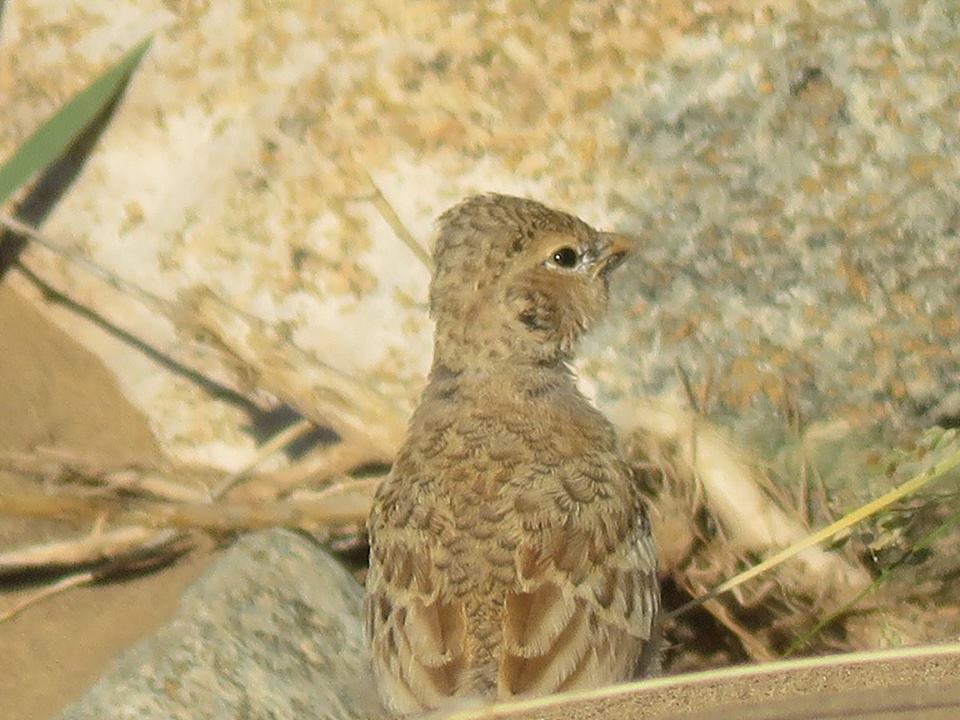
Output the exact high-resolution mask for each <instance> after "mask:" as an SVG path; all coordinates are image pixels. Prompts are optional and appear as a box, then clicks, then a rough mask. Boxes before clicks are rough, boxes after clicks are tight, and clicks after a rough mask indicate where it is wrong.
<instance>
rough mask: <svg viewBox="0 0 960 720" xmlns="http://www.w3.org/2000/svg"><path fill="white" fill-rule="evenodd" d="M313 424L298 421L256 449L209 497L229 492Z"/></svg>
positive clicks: (308, 429)
mask: <svg viewBox="0 0 960 720" xmlns="http://www.w3.org/2000/svg"><path fill="white" fill-rule="evenodd" d="M313 428H314V424H313V423H312V422H310V421H309V420H298V421H297V422H295V423H293V424H292V425H290V426H289V427H286V428H284V429H283V430H281V431H280V432H278V433H277V434H276V435H274V436H273V437H272V438H270V439H269V440H268V441H267V442H265V443H264V444H263V445H261V446H260V447H259V448H257V452H256V454H255V455H254V457H253V459H252V460H251V461H250V462H248V463H247V464H246V465H245V466H244V467H242V468H241V469H240V470H237V471H236V472H233V473H230V474H229V475H227V476H226V477H225V478H224V479H223V480H221V481H220V482H219V483H217V484H216V486H215V487H214V488H213V490H212V491H211V492H210V497H212V498H220V497H223V496H224V495H226V494H227V493H228V492H230V491H231V490H232V489H233V488H235V487H236V486H237V484H238V483H240V482H242V481H243V480H245V479H247V478H248V477H249V476H250V474H251V473H252V472H253V471H254V470H256V469H257V468H258V467H259V466H260V465H261V464H262V463H263V462H265V461H266V460H268V459H269V458H271V457H272V456H273V455H275V454H276V453H278V452H280V451H281V450H283V449H284V448H285V447H287V446H288V445H289V444H290V443H292V442H295V441H297V440H299V439H300V438H302V437H303V436H304V435H306V434H307V433H308V432H310V431H311V430H313Z"/></svg>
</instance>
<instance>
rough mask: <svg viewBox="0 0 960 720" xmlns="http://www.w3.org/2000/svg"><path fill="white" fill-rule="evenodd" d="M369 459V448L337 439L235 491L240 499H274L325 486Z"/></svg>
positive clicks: (235, 495) (234, 495)
mask: <svg viewBox="0 0 960 720" xmlns="http://www.w3.org/2000/svg"><path fill="white" fill-rule="evenodd" d="M367 462H369V452H368V451H367V449H366V448H365V447H362V446H359V445H353V444H351V443H348V442H337V443H332V444H330V445H325V446H324V447H321V448H317V449H315V450H314V451H312V452H311V453H309V454H308V455H306V456H305V457H303V458H301V459H300V460H299V461H297V462H295V463H293V464H291V465H290V466H289V467H286V468H283V469H281V470H276V471H274V472H272V473H263V474H259V475H256V476H255V477H253V478H251V479H250V480H249V481H248V482H247V483H245V484H244V485H243V486H242V487H239V488H237V489H236V490H234V491H233V492H232V493H231V497H233V498H235V499H236V500H240V501H244V500H258V501H263V502H266V501H270V500H275V499H277V498H279V497H283V496H284V495H286V494H287V493H289V492H291V491H293V490H295V489H296V488H302V487H305V486H306V485H308V484H310V485H322V484H325V483H329V482H330V481H331V480H333V479H334V478H337V477H340V476H342V475H345V474H346V473H348V472H349V471H350V470H353V469H354V468H356V467H358V466H360V465H362V464H364V463H367Z"/></svg>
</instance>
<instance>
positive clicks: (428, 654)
mask: <svg viewBox="0 0 960 720" xmlns="http://www.w3.org/2000/svg"><path fill="white" fill-rule="evenodd" d="M626 248H627V244H626V242H625V240H624V238H622V237H621V236H617V235H612V234H606V233H599V232H597V231H595V230H593V229H592V228H591V227H589V226H588V225H586V224H585V223H583V222H582V221H580V220H579V219H577V218H575V217H573V216H571V215H567V214H565V213H561V212H558V211H555V210H551V209H549V208H546V207H544V206H543V205H541V204H539V203H536V202H533V201H531V200H525V199H520V198H513V197H507V196H501V195H485V196H479V197H475V198H470V199H468V200H466V201H465V202H463V203H461V204H460V205H458V206H456V207H454V208H452V209H451V210H449V211H448V212H447V213H445V214H444V215H443V216H442V217H441V219H440V231H439V236H438V240H437V245H436V249H435V252H434V258H435V265H436V267H435V273H434V279H433V282H432V284H431V293H430V295H431V298H430V299H431V312H432V314H433V316H434V319H435V320H436V323H437V330H436V341H435V350H434V363H433V368H432V370H431V374H430V379H429V383H428V386H427V388H426V390H425V391H424V394H423V397H422V398H421V401H420V405H419V407H418V409H417V410H416V412H415V413H414V416H413V418H412V419H411V422H410V427H409V432H408V435H407V439H406V441H405V443H404V446H403V448H402V449H401V451H400V453H399V454H398V456H397V458H396V461H395V463H394V466H393V469H392V471H391V473H390V476H389V478H388V479H387V480H386V481H385V482H384V483H383V485H382V486H381V488H380V490H379V492H378V493H377V497H376V499H375V502H374V508H373V511H372V513H371V516H370V522H369V531H370V546H371V554H370V572H369V574H368V576H367V601H366V620H367V630H368V634H369V638H370V642H371V647H372V651H373V659H374V668H375V671H376V675H377V681H378V686H379V688H380V692H381V695H382V697H383V699H384V701H385V702H386V703H387V704H388V706H389V707H391V708H392V709H393V710H395V711H398V712H404V713H406V712H414V711H420V710H427V709H436V708H442V707H443V706H444V705H445V704H447V703H449V702H450V701H451V699H454V698H458V697H464V698H469V697H477V696H479V697H491V698H496V699H506V698H510V697H514V696H525V695H542V694H547V693H552V692H558V691H565V690H574V689H582V688H587V687H596V686H600V685H605V684H609V683H613V682H617V681H621V680H625V679H629V678H631V677H635V676H636V675H638V674H644V673H645V672H647V671H648V670H649V668H650V667H651V664H652V663H654V662H655V657H654V656H655V649H654V646H655V642H653V641H652V640H651V638H652V637H654V635H655V625H656V618H657V613H658V610H659V590H658V586H657V580H656V556H655V550H654V547H653V542H652V539H651V537H650V528H649V523H648V520H647V515H646V510H645V505H644V501H643V498H642V497H641V495H640V492H639V489H638V486H637V482H636V480H635V478H634V477H633V474H632V471H631V468H630V467H629V466H628V465H627V463H626V462H625V461H624V459H623V457H622V455H621V453H620V450H619V448H618V444H617V438H616V434H615V432H614V429H613V427H612V426H611V425H610V423H609V422H608V421H607V420H606V419H605V418H604V417H603V416H602V415H601V414H600V413H599V412H598V411H597V410H596V409H595V408H594V407H593V406H592V405H591V404H590V403H589V402H588V401H587V400H586V399H585V398H584V397H583V396H582V395H581V394H580V392H579V391H578V390H577V388H576V385H575V380H574V378H573V376H572V374H571V372H570V370H569V369H568V366H567V362H568V360H569V359H570V357H571V355H570V354H571V351H572V348H573V345H574V343H575V342H576V340H577V339H578V338H579V337H580V335H581V334H582V333H583V332H584V330H586V329H587V328H588V327H589V326H590V325H591V324H592V323H593V322H594V321H595V320H596V319H597V318H598V317H599V316H600V315H601V314H602V313H603V312H604V310H605V309H606V304H607V275H608V273H609V272H610V270H612V269H613V267H615V266H616V265H617V264H618V263H619V260H620V258H621V257H622V256H623V254H624V252H625V251H626ZM571 249H572V250H573V251H574V253H575V254H576V255H577V261H576V263H575V264H574V265H571V264H570V261H571V255H570V253H569V252H568V250H571Z"/></svg>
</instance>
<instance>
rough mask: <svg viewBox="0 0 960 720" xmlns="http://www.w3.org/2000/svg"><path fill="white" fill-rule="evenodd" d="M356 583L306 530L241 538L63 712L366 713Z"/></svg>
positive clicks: (69, 715)
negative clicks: (161, 622) (161, 623)
mask: <svg viewBox="0 0 960 720" xmlns="http://www.w3.org/2000/svg"><path fill="white" fill-rule="evenodd" d="M362 593H363V591H362V588H361V587H360V585H359V584H358V583H357V582H356V581H355V580H354V579H353V578H352V577H351V576H350V575H349V574H348V573H347V572H346V571H345V570H344V569H343V568H342V567H341V566H340V564H339V563H338V562H337V561H336V560H334V559H333V558H332V557H330V556H329V555H328V554H327V553H325V552H324V551H323V550H322V549H321V548H320V547H319V546H317V545H316V544H315V543H313V542H312V541H311V540H309V539H308V538H307V537H306V536H300V535H298V534H296V533H292V532H287V531H269V532H261V533H256V534H252V535H247V536H244V537H243V538H241V539H240V540H238V541H237V542H236V543H235V544H234V545H233V546H232V547H231V548H230V549H229V550H227V551H226V552H225V553H224V554H223V555H222V556H221V557H220V558H219V559H218V560H217V561H216V563H215V564H214V565H213V566H212V567H211V568H210V569H209V570H208V571H207V572H206V574H205V575H204V576H203V577H201V578H200V579H199V580H198V581H197V582H196V583H195V584H194V585H192V586H191V587H190V588H189V589H188V590H187V591H186V592H185V593H184V596H183V600H182V603H181V606H180V609H179V611H178V612H177V613H176V615H175V616H174V618H173V619H172V620H171V621H170V622H169V623H168V624H167V625H166V626H165V627H163V628H162V629H161V630H159V631H158V632H157V633H156V634H155V635H154V636H153V637H151V638H149V639H147V640H145V641H144V642H142V643H141V644H140V645H138V646H136V647H134V648H132V649H130V650H129V651H127V652H126V653H125V654H124V655H122V656H121V657H120V658H119V659H118V660H117V662H116V663H115V665H114V666H113V668H112V669H111V670H110V671H108V672H107V674H106V675H104V676H103V677H102V678H101V679H100V680H99V681H98V682H97V684H96V685H95V686H94V687H93V688H92V689H91V690H90V691H89V692H88V693H87V694H86V695H85V696H84V697H82V698H81V699H80V700H78V701H77V702H75V703H74V704H72V705H70V706H68V707H67V708H66V709H65V710H64V711H63V713H62V714H61V715H60V718H61V720H87V719H89V720H94V719H95V718H96V719H97V720H114V719H115V720H120V719H121V718H130V719H131V720H132V719H133V718H136V719H137V720H150V719H151V718H156V719H157V720H160V719H161V718H162V719H164V720H168V719H170V720H176V719H178V718H183V719H184V720H186V719H187V718H189V719H190V720H202V719H203V718H210V719H211V720H212V719H213V718H217V719H218V720H222V718H246V717H249V718H273V719H274V720H284V719H287V718H289V719H290V720H293V719H294V718H297V719H300V718H306V717H309V718H327V719H330V720H348V719H350V718H360V717H363V718H373V717H376V716H378V715H381V714H382V713H383V710H382V709H381V708H380V706H379V703H378V701H377V695H376V690H375V687H374V685H373V679H372V675H371V670H370V667H369V659H368V656H367V649H366V644H365V643H364V641H363V631H362V624H361V622H360V606H361V599H362Z"/></svg>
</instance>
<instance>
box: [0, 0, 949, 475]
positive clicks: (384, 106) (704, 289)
mask: <svg viewBox="0 0 960 720" xmlns="http://www.w3.org/2000/svg"><path fill="white" fill-rule="evenodd" d="M8 5H9V6H8V7H7V9H6V11H5V13H4V15H3V18H2V26H0V105H2V107H4V110H5V115H4V119H5V122H4V123H3V125H2V126H0V155H7V154H8V153H9V152H10V151H11V150H12V148H13V147H15V146H16V144H17V143H18V142H21V141H22V140H23V138H25V137H26V136H27V134H28V133H29V132H30V131H31V130H32V129H33V128H34V127H35V126H36V125H38V124H39V122H40V121H41V120H42V119H43V118H44V117H45V116H46V115H47V114H48V113H49V112H50V111H51V110H52V108H53V107H55V106H56V105H57V104H58V103H59V102H62V101H63V100H65V99H66V98H67V97H69V95H70V94H71V93H72V92H74V91H76V90H77V89H78V88H79V87H81V86H82V84H83V83H85V82H86V81H88V80H89V79H90V78H91V77H92V76H93V75H94V74H95V73H96V72H97V71H98V70H99V69H101V68H103V67H105V66H106V65H107V64H108V63H109V62H110V61H112V60H113V59H115V58H116V57H118V56H119V55H120V53H121V51H122V50H123V49H125V48H128V47H130V46H132V45H133V44H134V43H135V42H136V41H137V40H138V39H139V38H140V37H141V36H142V35H144V34H145V33H147V32H148V31H155V32H156V37H155V42H154V45H153V47H152V49H151V51H150V53H149V55H148V56H147V58H146V60H145V62H144V64H143V65H142V67H141V68H140V69H139V70H138V71H137V73H136V76H135V78H134V81H133V83H132V85H131V87H130V89H129V91H128V93H127V95H126V98H125V100H124V102H123V105H122V107H121V108H120V111H119V113H118V115H117V117H116V118H115V119H114V120H113V123H112V125H111V127H110V129H109V130H108V132H107V133H106V134H105V136H104V137H103V138H102V139H101V141H100V144H99V146H98V148H97V150H96V152H95V153H94V156H93V157H92V158H91V160H90V162H89V163H88V164H87V166H86V169H85V170H84V172H83V174H82V175H81V177H80V178H79V180H78V181H77V183H76V185H75V186H74V187H73V188H72V189H71V191H70V193H69V194H68V195H67V197H66V198H65V199H64V200H63V202H62V203H61V204H60V205H59V206H58V207H57V209H56V210H55V212H54V213H53V215H52V217H51V219H50V220H49V222H48V223H47V226H46V229H47V231H48V232H49V233H50V234H51V235H53V236H54V237H57V238H59V239H61V240H62V241H64V242H67V243H70V244H73V245H77V246H79V247H82V248H83V249H84V250H85V251H86V252H87V253H88V254H89V255H90V256H91V257H92V258H94V259H95V260H96V261H97V262H99V263H100V264H102V265H105V266H107V267H110V268H112V269H114V270H115V271H116V272H117V273H118V274H120V275H122V276H124V277H126V278H128V279H130V280H132V281H135V282H137V283H139V284H141V285H142V286H144V287H145V288H146V289H147V290H150V291H151V292H154V293H156V294H158V295H161V296H163V297H166V298H173V297H175V296H176V294H177V292H178V291H180V290H183V289H186V288H190V287H193V286H195V285H207V286H210V287H211V288H213V289H214V290H215V291H216V292H218V293H219V294H220V295H222V296H223V297H225V298H226V299H227V300H228V301H229V302H231V303H233V304H234V305H236V306H237V307H239V308H241V309H243V310H244V311H246V312H249V313H252V314H255V315H257V316H259V317H261V318H263V319H264V320H266V321H267V322H269V323H271V324H273V325H274V326H276V327H278V328H281V329H282V331H283V332H284V333H285V334H286V336H287V337H289V338H290V340H291V341H293V342H296V343H297V344H298V345H300V346H302V347H304V348H306V349H307V350H311V351H314V352H315V353H317V355H318V357H321V358H322V359H324V360H325V361H327V362H329V363H331V364H333V365H334V366H336V367H338V368H340V369H342V370H345V371H348V372H352V373H355V374H357V375H359V376H361V377H364V378H366V379H367V380H368V381H369V382H370V383H372V384H376V385H377V386H378V387H380V388H381V389H382V390H383V391H384V392H385V393H387V394H388V395H392V396H394V397H395V398H397V399H398V400H399V401H400V402H401V403H405V407H409V405H410V402H411V399H412V398H414V397H416V395H417V390H418V388H419V386H420V383H421V381H422V377H423V374H424V373H425V371H426V368H427V367H428V364H429V357H430V350H431V343H430V323H429V320H428V318H427V315H426V312H425V306H424V303H425V298H426V285H427V280H428V272H427V270H426V268H424V267H423V266H422V265H421V264H420V263H419V262H418V261H417V259H416V258H415V256H414V255H413V254H412V253H411V252H410V251H409V250H408V249H407V248H406V247H405V246H404V245H403V244H402V243H401V242H399V240H398V239H397V238H396V236H395V235H394V232H393V230H392V229H391V228H390V226H389V224H388V223H387V222H385V221H384V218H383V217H382V215H381V214H380V213H379V212H378V211H377V210H376V208H375V207H374V205H373V204H371V203H370V202H369V197H370V186H369V184H368V183H367V181H366V176H365V172H369V173H370V174H371V175H372V176H373V178H374V179H375V180H376V182H377V184H378V185H379V186H380V188H381V189H382V190H383V192H384V194H385V195H386V196H387V198H388V199H389V201H390V202H391V203H392V204H393V206H394V207H395V208H396V210H397V212H398V214H399V216H400V217H401V218H402V220H403V221H404V222H405V223H406V224H407V225H408V226H409V227H410V229H411V230H412V231H413V233H414V234H415V235H417V236H418V237H420V238H422V239H423V240H424V242H427V241H428V239H429V238H430V234H431V221H432V218H433V217H435V216H436V214H437V213H439V212H440V211H441V210H443V209H444V208H445V207H447V206H449V205H450V204H452V203H453V202H455V201H457V200H458V199H459V198H461V197H462V196H464V195H466V194H468V193H473V192H478V191H484V190H497V191H506V192H514V193H523V194H529V195H534V196H536V197H538V198H540V199H542V200H543V201H545V202H548V203H551V204H556V205H558V206H561V207H563V208H565V209H568V210H572V211H574V212H577V213H580V214H582V215H583V216H584V218H585V219H586V220H588V221H590V222H591V223H593V224H595V225H599V226H608V227H610V226H612V227H614V228H618V229H627V230H634V231H637V232H639V233H641V234H642V235H643V236H644V237H645V238H646V239H647V244H646V247H645V249H644V251H643V252H642V253H641V254H640V257H637V258H634V260H633V261H632V262H631V264H629V265H628V266H627V268H626V269H625V271H622V272H621V273H619V274H618V275H619V280H618V285H617V288H616V297H617V303H616V308H615V310H616V312H614V313H613V314H612V316H611V320H610V322H609V323H608V324H607V326H606V328H605V329H603V330H601V331H600V332H598V333H597V334H596V335H595V336H594V338H593V340H592V341H591V342H588V343H587V344H586V347H585V350H586V352H585V359H584V361H583V362H582V368H583V369H584V370H585V371H586V372H585V373H584V375H585V377H586V378H587V381H588V382H591V381H594V380H596V381H597V382H598V383H599V390H600V394H601V396H603V395H608V396H620V395H623V394H625V393H637V394H642V395H674V396H680V397H683V396H684V394H685V391H683V390H682V382H681V379H680V372H679V371H678V367H677V366H678V364H679V365H680V366H682V368H683V370H684V372H685V373H686V374H687V375H688V376H689V379H690V385H691V388H692V390H693V393H694V395H697V396H700V403H701V405H702V406H703V409H704V410H705V411H707V412H708V413H710V414H711V415H712V416H713V417H714V418H717V419H724V420H725V422H726V423H727V424H728V426H732V427H734V428H735V429H736V428H739V427H741V426H744V425H750V424H753V425H756V424H760V425H762V426H767V425H769V423H770V422H771V420H773V421H776V422H780V423H781V425H785V422H784V420H783V418H784V417H786V416H791V417H792V418H794V419H795V416H796V414H797V413H798V412H799V413H800V415H801V416H803V417H804V418H806V419H808V420H809V419H819V418H823V417H839V418H842V419H845V420H848V421H849V422H851V423H852V424H853V425H854V426H857V427H871V428H873V427H878V428H887V429H890V428H893V429H897V428H902V427H903V426H912V425H916V424H920V423H922V422H926V421H928V420H930V419H936V416H937V415H938V414H940V415H949V414H950V413H951V412H954V411H952V410H950V407H949V403H948V404H947V405H942V404H941V402H942V400H943V399H944V398H945V396H947V395H948V394H949V392H950V390H951V389H952V388H953V387H955V386H956V384H957V380H958V376H960V360H958V358H960V319H958V317H960V316H958V314H957V313H956V311H955V305H956V297H957V296H958V290H960V287H958V285H960V279H958V275H957V273H956V272H955V268H956V267H957V266H958V263H960V239H958V236H957V230H958V218H960V211H958V208H960V183H958V182H957V180H958V171H960V160H958V143H960V140H958V138H960V132H958V131H960V127H958V124H960V120H958V118H960V112H958V111H960V79H958V78H960V72H958V70H960V68H958V63H960V32H958V30H957V25H958V18H957V11H956V9H955V8H954V6H953V5H952V4H951V3H947V2H942V1H940V0H891V1H890V2H886V3H882V4H876V3H868V2H864V1H863V0H783V1H782V2H775V3H767V4H765V5H764V6H763V7H762V8H759V7H758V6H757V4H756V3H754V2H752V1H748V0H743V1H742V2H738V1H737V0H730V1H728V2H704V3H694V4H691V3H689V2H686V1H682V2H680V1H678V2H673V1H668V2H660V3H653V4H643V5H629V4H623V3H616V2H593V1H592V0H590V1H587V0H568V1H567V2H560V3H552V4H550V6H549V8H535V7H533V6H531V5H529V4H528V3H522V2H516V1H512V0H511V1H508V2H501V3H494V4H485V5H473V6H470V7H467V8H465V7H464V5H463V4H462V3H456V2H450V0H429V1H427V2H421V3H417V4H416V5H407V6H404V7H403V9H402V11H401V10H397V11H394V10H392V9H387V8H385V6H383V5H382V4H381V3H377V2H372V1H361V2H351V3H342V2H334V1H333V0H293V1H292V2H288V3H285V4H284V5H283V7H282V9H278V8H276V7H275V6H274V5H271V4H257V3H253V4H250V3H246V4H245V3H239V2H217V3H209V4H204V3H169V2H162V1H161V0H146V1H138V2H131V1H129V0H122V1H121V2H116V1H115V0H112V1H110V2H107V1H106V0H97V1H93V2H91V1H90V0H69V1H68V2H62V1H60V0H57V1H54V0H13V1H12V2H11V3H8ZM361 170H362V171H361ZM26 261H27V262H28V263H29V264H30V265H31V267H33V268H35V269H36V270H38V272H41V273H42V274H44V276H45V277H48V278H50V279H51V280H52V281H54V284H55V285H57V286H58V287H61V288H62V289H64V290H66V291H67V292H69V293H70V294H71V295H72V296H74V297H75V298H77V299H78V300H80V301H81V302H84V303H87V304H89V305H91V306H93V307H95V308H97V309H98V310H99V311H101V312H102V313H103V314H104V315H106V316H107V317H108V318H110V319H112V320H113V321H115V322H116V323H117V324H119V325H120V326H121V327H123V328H126V329H128V330H133V331H135V332H136V333H137V334H139V335H142V336H144V337H145V338H146V339H147V340H148V341H150V342H151V343H152V344H154V345H155V346H156V347H157V348H158V349H159V350H161V351H170V352H172V353H173V354H177V352H178V351H180V350H182V349H183V346H184V343H183V339H182V338H178V337H177V336H176V334H175V333H174V331H173V329H172V328H171V327H170V325H169V324H168V323H166V322H165V321H161V320H158V319H157V318H155V317H154V316H153V314H152V313H151V312H150V311H148V310H145V309H143V308H142V307H139V306H138V305H137V304H136V303H135V302H133V301H130V300H128V299H123V298H118V297H117V296H116V293H115V292H114V291H113V290H112V289H111V288H108V287H105V286H103V285H98V284H97V283H95V282H93V281H91V280H90V279H89V278H87V277H86V276H84V275H83V274H82V273H78V272H76V271H74V270H71V269H67V268H64V267H63V265H62V263H61V262H59V261H52V260H51V259H50V258H49V256H48V255H46V254H44V253H43V252H40V251H31V253H30V254H29V255H28V257H27V258H26ZM19 285H20V286H21V288H22V287H23V285H24V284H23V283H19ZM46 312H49V313H50V314H51V315H52V316H53V317H54V319H56V320H57V321H58V322H60V323H61V324H66V325H69V326H70V329H71V333H72V334H73V335H74V336H75V337H77V338H78V339H79V340H80V341H81V342H83V343H84V344H85V345H87V346H88V347H90V348H91V349H93V350H94V351H95V352H97V353H98V354H99V355H100V356H101V357H103V358H104V360H105V362H106V363H107V364H108V365H109V366H110V367H111V369H112V370H113V371H114V372H115V373H117V375H118V377H119V379H120V381H121V384H122V386H123V387H124V389H125V392H126V393H127V395H128V396H129V397H130V398H131V400H132V401H133V402H134V403H135V404H136V405H137V406H139V407H140V408H142V409H143V410H144V411H145V412H146V413H148V415H149V416H150V418H151V420H152V422H153V425H154V428H155V429H156V431H157V433H158V435H159V437H160V439H161V442H162V444H163V446H164V447H165V448H166V449H167V450H168V451H169V452H171V453H173V454H175V455H178V456H180V457H182V458H185V459H190V460H201V461H205V462H209V463H214V464H217V465H221V466H225V467H230V468H235V467H238V466H240V465H242V463H243V462H244V461H245V460H246V459H248V457H249V455H250V451H251V448H252V446H253V444H254V443H253V441H252V440H251V438H250V434H249V432H248V426H249V424H250V423H249V417H248V416H247V415H246V414H245V412H244V411H243V410H241V409H237V408H236V407H232V406H230V405H228V404H223V403H218V402H214V401H211V400H210V399H209V397H207V396H206V395H205V394H203V393H202V392H201V391H200V390H198V389H197V388H196V387H195V386H194V385H193V384H192V382H191V381H189V380H187V379H183V378H178V377H175V376H173V375H171V374H169V373H158V372H156V367H155V365H154V364H153V362H152V361H151V360H149V359H148V358H146V357H145V356H143V355H141V354H139V353H138V352H137V351H135V350H131V349H130V348H128V347H126V346H124V345H123V344H122V343H119V342H118V341H116V340H114V339H112V338H109V337H107V336H105V335H104V334H103V333H102V332H101V331H99V330H97V329H95V328H93V327H91V326H88V325H87V324H85V323H83V322H78V320H77V318H76V317H75V316H74V315H72V314H68V313H65V312H63V311H60V310H56V309H52V310H51V309H47V310H46ZM204 362H208V360H204V359H203V358H200V363H201V365H202V364H203V363H204ZM202 369H204V370H207V371H209V372H210V373H211V374H214V375H216V373H217V368H216V366H215V364H211V365H210V366H208V367H204V368H202ZM938 408H939V409H938Z"/></svg>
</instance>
